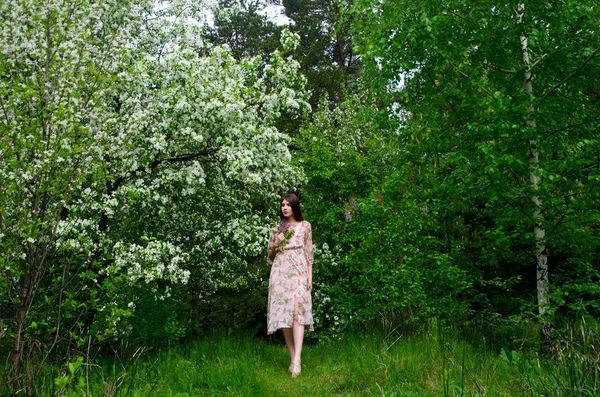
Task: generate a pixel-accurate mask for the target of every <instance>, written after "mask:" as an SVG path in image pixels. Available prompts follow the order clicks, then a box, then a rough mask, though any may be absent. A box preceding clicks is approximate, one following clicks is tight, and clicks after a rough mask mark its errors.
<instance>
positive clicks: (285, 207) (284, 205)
mask: <svg viewBox="0 0 600 397" xmlns="http://www.w3.org/2000/svg"><path fill="white" fill-rule="evenodd" d="M281 213H282V214H283V216H284V217H286V218H289V217H290V216H293V215H294V211H292V206H291V205H290V203H289V202H288V201H287V200H285V199H284V200H283V201H282V202H281Z"/></svg>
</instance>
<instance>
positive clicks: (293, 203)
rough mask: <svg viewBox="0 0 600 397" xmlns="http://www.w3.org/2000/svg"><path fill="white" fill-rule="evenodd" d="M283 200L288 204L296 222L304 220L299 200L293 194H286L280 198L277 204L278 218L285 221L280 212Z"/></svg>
mask: <svg viewBox="0 0 600 397" xmlns="http://www.w3.org/2000/svg"><path fill="white" fill-rule="evenodd" d="M283 200H286V201H287V202H288V203H290V207H292V212H293V213H294V218H295V219H296V220H297V221H298V222H302V221H303V220H304V218H303V217H302V210H301V209H300V200H298V196H296V195H295V194H294V193H288V194H286V195H285V196H283V197H282V198H281V201H280V202H279V218H281V219H285V216H283V212H281V203H283Z"/></svg>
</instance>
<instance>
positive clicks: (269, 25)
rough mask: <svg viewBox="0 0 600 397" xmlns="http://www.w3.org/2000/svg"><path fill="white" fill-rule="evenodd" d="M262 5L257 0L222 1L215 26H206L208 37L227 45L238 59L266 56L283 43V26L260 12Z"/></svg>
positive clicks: (210, 39) (212, 41) (212, 40)
mask: <svg viewBox="0 0 600 397" xmlns="http://www.w3.org/2000/svg"><path fill="white" fill-rule="evenodd" d="M260 10H261V5H260V4H259V2H258V1H255V0H240V1H239V2H238V1H229V0H227V1H223V0H221V1H219V4H218V6H217V8H216V10H215V18H214V25H213V26H210V27H208V26H207V27H206V33H205V35H206V38H207V39H208V41H209V42H211V43H214V44H217V45H222V44H224V45H226V46H227V48H228V49H229V50H230V51H231V54H232V55H233V56H234V57H235V58H236V59H241V58H244V57H249V56H257V55H261V56H264V55H267V56H268V54H270V53H272V52H273V51H275V50H276V49H277V48H278V47H279V45H280V37H281V30H282V27H280V26H277V25H276V24H274V23H273V22H271V21H269V20H268V18H267V16H265V15H261V14H259V11H260Z"/></svg>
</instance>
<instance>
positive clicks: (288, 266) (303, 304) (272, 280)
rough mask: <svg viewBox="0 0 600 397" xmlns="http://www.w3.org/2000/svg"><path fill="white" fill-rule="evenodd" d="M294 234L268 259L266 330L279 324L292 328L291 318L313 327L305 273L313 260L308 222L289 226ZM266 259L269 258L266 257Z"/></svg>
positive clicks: (310, 301) (270, 239) (275, 329)
mask: <svg viewBox="0 0 600 397" xmlns="http://www.w3.org/2000/svg"><path fill="white" fill-rule="evenodd" d="M290 227H292V228H293V229H294V234H293V236H292V237H291V238H290V240H289V242H288V243H287V244H286V245H285V247H283V250H282V251H281V252H277V254H276V255H275V258H274V259H273V261H272V262H271V261H270V260H269V262H270V263H272V266H271V276H270V277H269V303H268V311H267V333H268V334H272V333H274V332H275V331H277V330H278V329H279V328H292V325H293V323H294V320H297V321H298V324H301V325H305V326H307V327H308V329H309V331H313V316H312V298H311V296H310V290H309V289H308V276H309V272H310V271H311V269H309V266H312V263H313V244H312V230H311V226H310V223H308V222H307V221H302V222H299V223H296V224H295V225H293V226H290ZM278 234H279V230H278V229H277V228H274V229H273V230H271V237H270V238H269V245H268V252H271V249H272V247H273V246H274V241H275V237H276V236H277V235H278ZM267 260H268V259H267Z"/></svg>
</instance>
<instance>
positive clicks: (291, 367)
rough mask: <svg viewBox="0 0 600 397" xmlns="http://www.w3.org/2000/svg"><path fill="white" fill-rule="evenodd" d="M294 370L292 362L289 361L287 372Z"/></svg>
mask: <svg viewBox="0 0 600 397" xmlns="http://www.w3.org/2000/svg"><path fill="white" fill-rule="evenodd" d="M293 370H294V363H293V362H291V363H290V367H289V368H288V372H292V371H293Z"/></svg>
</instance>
